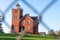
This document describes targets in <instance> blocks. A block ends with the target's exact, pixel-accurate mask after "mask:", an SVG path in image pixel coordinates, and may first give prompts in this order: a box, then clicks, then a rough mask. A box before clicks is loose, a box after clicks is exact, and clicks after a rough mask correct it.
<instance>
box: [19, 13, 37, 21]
mask: <svg viewBox="0 0 60 40" xmlns="http://www.w3.org/2000/svg"><path fill="white" fill-rule="evenodd" d="M26 16H29V14H26V15H25V16H23V17H22V18H21V19H20V21H22V20H23V19H24V18H25V17H26ZM31 18H32V19H33V20H36V19H37V18H38V17H37V16H36V17H31Z"/></svg>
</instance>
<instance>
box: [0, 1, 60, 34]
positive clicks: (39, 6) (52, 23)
mask: <svg viewBox="0 0 60 40" xmlns="http://www.w3.org/2000/svg"><path fill="white" fill-rule="evenodd" d="M13 1H15V0H0V10H1V11H2V12H5V10H6V9H7V8H8V6H9V5H10V4H11V3H12V2H13ZM26 1H27V2H28V3H29V4H30V5H31V6H32V7H34V8H35V9H36V10H37V11H38V13H35V12H34V11H33V10H32V9H31V8H30V7H28V6H27V5H26V4H25V3H24V2H22V0H18V1H17V2H16V3H19V4H20V7H21V8H22V9H23V15H25V14H26V13H29V15H30V16H38V14H39V13H41V12H42V11H43V10H44V8H46V6H47V5H48V4H49V3H50V2H51V1H53V0H26ZM16 3H15V4H14V5H13V6H12V7H11V8H10V9H9V10H8V11H7V12H6V13H5V14H4V16H5V17H4V19H5V21H6V22H7V23H8V24H9V26H7V25H5V23H4V22H2V28H3V31H4V32H5V33H10V27H11V22H12V8H15V7H16V6H15V5H16ZM0 14H1V13H0ZM42 21H43V22H44V23H45V24H46V25H47V26H48V27H49V28H50V29H53V30H54V31H58V30H60V0H57V1H56V2H55V3H54V4H53V5H52V6H51V7H50V8H49V9H48V10H47V11H45V12H44V14H43V15H42ZM38 32H48V30H47V29H46V28H45V26H44V25H43V24H41V22H39V26H38Z"/></svg>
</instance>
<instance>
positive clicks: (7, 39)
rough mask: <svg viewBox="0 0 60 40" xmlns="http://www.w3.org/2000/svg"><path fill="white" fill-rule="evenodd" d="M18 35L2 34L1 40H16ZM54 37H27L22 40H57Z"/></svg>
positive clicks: (0, 35) (35, 35) (0, 34)
mask: <svg viewBox="0 0 60 40" xmlns="http://www.w3.org/2000/svg"><path fill="white" fill-rule="evenodd" d="M16 37H17V35H16V34H2V33H0V40H16ZM55 39H56V37H54V36H40V35H37V34H30V35H25V36H24V37H23V38H22V40H55Z"/></svg>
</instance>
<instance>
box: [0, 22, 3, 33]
mask: <svg viewBox="0 0 60 40" xmlns="http://www.w3.org/2000/svg"><path fill="white" fill-rule="evenodd" d="M1 26H2V24H1V22H0V33H3V29H2V27H1Z"/></svg>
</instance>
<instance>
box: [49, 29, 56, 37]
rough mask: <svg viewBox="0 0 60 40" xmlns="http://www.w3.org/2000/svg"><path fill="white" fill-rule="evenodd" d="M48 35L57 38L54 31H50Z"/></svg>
mask: <svg viewBox="0 0 60 40" xmlns="http://www.w3.org/2000/svg"><path fill="white" fill-rule="evenodd" d="M48 35H49V36H56V34H55V32H54V30H50V31H48Z"/></svg>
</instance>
